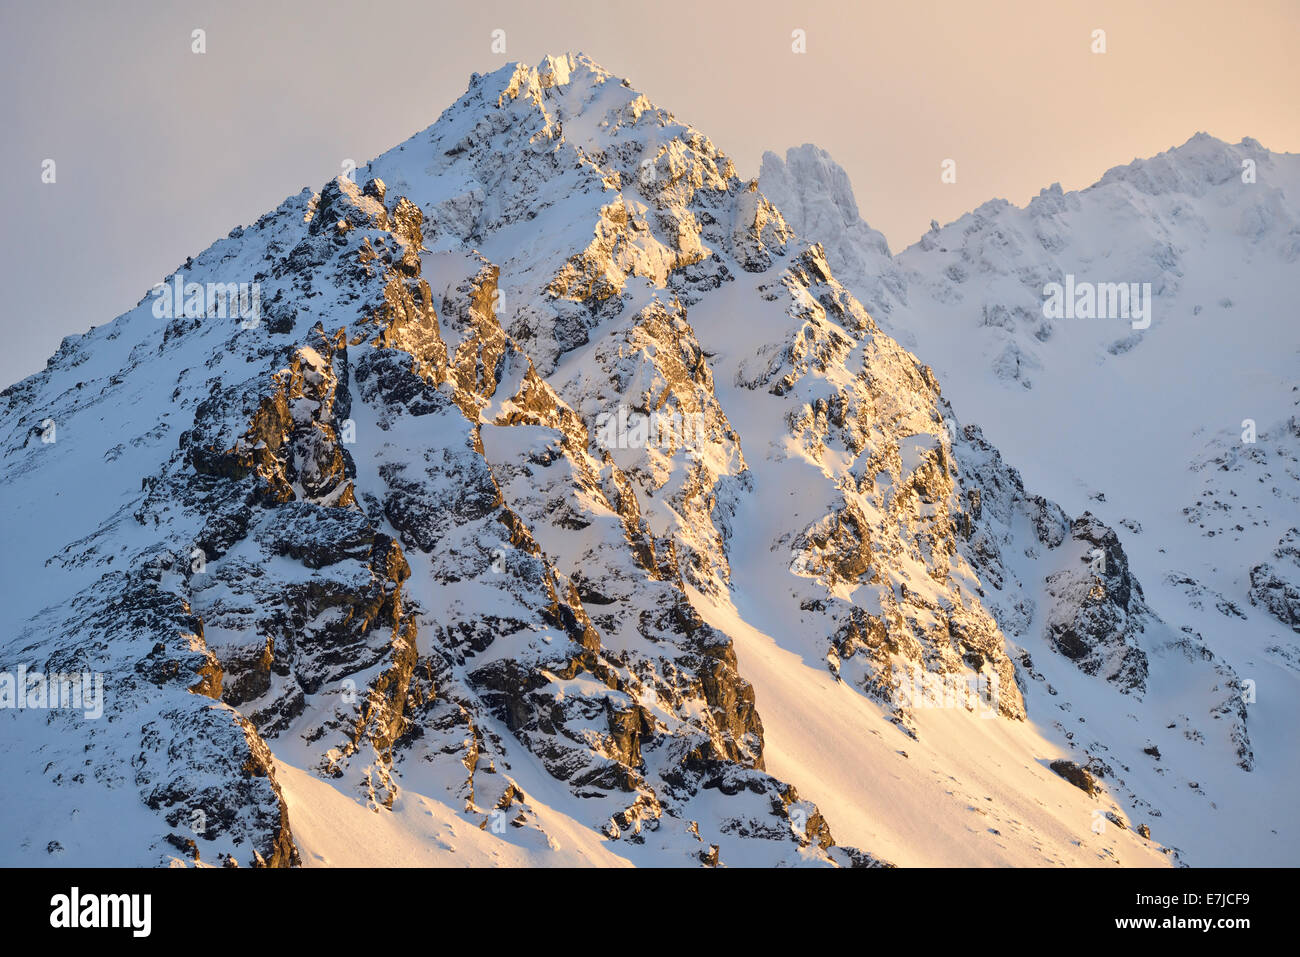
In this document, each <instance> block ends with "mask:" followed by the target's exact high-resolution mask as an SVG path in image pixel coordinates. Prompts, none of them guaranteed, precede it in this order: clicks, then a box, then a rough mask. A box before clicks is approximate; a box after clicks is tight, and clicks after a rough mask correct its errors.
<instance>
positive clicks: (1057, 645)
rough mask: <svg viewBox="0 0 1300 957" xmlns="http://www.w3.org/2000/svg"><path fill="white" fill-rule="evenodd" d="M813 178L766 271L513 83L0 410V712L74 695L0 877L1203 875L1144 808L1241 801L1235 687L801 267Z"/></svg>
mask: <svg viewBox="0 0 1300 957" xmlns="http://www.w3.org/2000/svg"><path fill="white" fill-rule="evenodd" d="M821 169H822V171H823V172H826V173H828V174H829V175H827V176H824V177H823V180H822V181H824V182H825V183H826V184H828V186H829V187H831V188H832V192H833V193H834V196H833V198H832V200H831V202H830V205H829V206H828V205H827V204H826V203H823V202H814V201H811V200H810V201H805V202H802V203H801V204H800V205H799V207H798V214H797V215H798V216H799V217H801V218H800V219H799V220H798V222H797V223H796V225H794V226H792V224H791V221H790V220H787V218H786V217H785V216H784V215H783V212H782V210H781V209H780V208H779V206H780V203H774V202H773V201H772V199H771V198H769V196H767V195H765V192H764V190H763V189H761V188H760V183H759V182H758V181H755V180H750V181H745V180H742V179H741V178H739V177H738V176H737V175H736V171H735V168H734V165H733V164H732V162H731V161H730V160H729V159H728V158H727V157H726V156H725V155H724V154H723V153H721V152H720V151H719V150H718V149H717V148H716V147H715V146H714V145H713V143H712V142H711V141H710V140H709V139H708V138H707V137H706V136H704V135H703V134H702V133H700V132H699V131H696V130H694V129H692V128H691V127H689V126H686V125H684V124H681V123H680V122H678V121H677V120H675V119H674V118H673V117H672V116H671V114H669V113H667V112H665V111H663V110H661V109H658V108H657V107H655V106H654V105H652V104H651V103H650V102H649V101H648V100H647V99H646V98H645V97H644V96H643V95H641V94H639V93H638V92H636V91H635V90H634V89H633V88H632V87H631V86H630V85H629V84H628V82H627V81H625V80H620V79H619V78H617V77H615V76H612V75H611V74H609V73H607V72H606V71H604V70H603V69H601V68H600V67H599V66H597V65H596V64H595V63H593V62H592V61H590V60H588V59H586V58H584V57H581V56H578V57H574V56H563V57H548V58H547V59H545V60H544V61H543V62H542V63H541V64H540V65H538V66H537V67H535V68H534V67H529V66H526V65H522V64H519V65H513V66H509V67H506V68H503V69H501V70H498V71H496V72H495V73H492V74H489V75H486V76H475V77H474V78H473V79H472V81H471V83H470V87H469V89H468V91H467V92H466V94H465V95H464V96H463V97H461V98H460V99H459V100H458V101H457V102H456V103H455V104H454V105H452V106H451V107H450V108H449V109H448V110H447V111H446V112H444V114H443V115H442V116H441V117H440V118H439V120H438V121H437V123H435V124H434V125H433V126H431V127H429V128H428V129H427V130H424V131H423V132H421V133H419V134H417V135H416V136H414V137H412V138H411V139H409V140H407V141H406V142H405V143H403V144H401V145H399V146H397V147H395V148H394V149H392V150H390V151H388V152H387V153H385V154H384V155H383V156H380V157H379V158H377V159H375V160H373V161H372V162H371V163H369V164H367V166H365V167H363V168H362V169H360V170H358V171H357V175H356V180H355V181H353V180H352V179H350V178H347V177H340V178H338V179H336V180H332V181H330V182H328V183H326V184H324V185H323V186H322V187H321V188H320V189H319V190H318V191H312V190H305V191H304V192H303V193H302V194H300V195H298V196H294V197H291V198H289V199H287V200H286V201H285V202H284V203H283V204H281V205H280V206H279V207H278V208H277V209H275V210H273V211H271V212H269V213H267V214H266V215H265V216H263V217H262V218H261V219H259V220H258V221H257V222H256V223H254V224H253V225H251V226H248V227H245V228H236V229H235V230H232V232H231V233H230V235H229V236H228V237H227V238H225V239H222V240H220V241H218V242H216V243H214V244H213V245H212V246H211V247H209V248H208V249H207V250H205V251H204V252H202V253H201V254H199V255H198V256H195V257H192V258H190V259H187V260H186V261H185V263H184V264H183V266H181V267H180V268H179V269H178V270H177V272H176V273H175V274H173V275H172V276H167V277H161V278H160V286H159V287H155V289H154V290H151V291H150V293H147V294H146V296H145V297H144V299H142V300H141V302H140V304H139V305H138V306H137V307H136V308H135V309H133V310H132V311H130V312H128V313H126V314H125V315H123V316H120V317H119V318H117V319H116V320H114V321H113V322H111V323H109V324H108V325H105V326H102V327H99V328H97V329H93V330H91V331H90V332H88V333H87V334H85V335H83V336H76V337H69V338H68V339H66V340H65V341H64V342H63V344H62V345H61V347H60V348H59V350H58V352H57V353H56V354H55V356H54V357H52V358H51V360H50V362H49V365H48V367H47V368H46V369H45V370H44V371H43V372H41V373H39V374H37V375H35V376H32V377H31V378H29V379H27V380H25V381H23V382H21V383H18V384H17V385H15V386H13V387H11V388H10V389H8V390H6V391H5V392H4V393H3V394H0V395H2V399H0V401H3V403H4V412H5V415H4V421H5V423H6V429H7V431H6V432H5V433H4V434H3V436H2V438H0V458H2V459H3V462H4V473H3V480H2V481H3V486H4V496H5V503H6V515H7V518H6V520H7V522H8V523H9V525H10V537H11V540H13V541H20V542H22V543H23V545H22V547H21V548H12V549H9V550H8V553H7V554H6V555H5V557H4V562H5V566H4V569H3V573H4V578H5V580H6V581H8V582H11V583H17V582H22V585H23V587H22V588H21V589H13V590H12V593H11V594H9V595H8V596H7V598H6V601H5V602H4V605H3V608H4V615H5V626H6V627H5V630H4V634H6V635H7V636H11V637H9V638H7V640H6V644H5V645H4V646H3V650H2V651H0V671H4V672H6V673H17V672H18V670H19V669H24V670H25V673H31V674H39V675H45V676H55V675H80V674H91V675H98V676H100V677H101V679H102V687H103V700H102V705H103V714H102V716H101V717H98V718H96V717H94V716H92V714H90V713H87V712H86V711H85V710H84V709H83V710H76V709H69V708H50V707H34V706H30V700H29V702H28V704H29V706H28V707H15V708H7V709H4V710H3V714H0V722H3V723H4V729H3V734H0V765H2V766H3V767H4V768H5V770H6V772H7V773H6V774H5V775H4V776H3V780H4V784H3V785H0V787H3V788H4V789H6V793H5V795H4V797H5V798H7V799H8V804H7V805H6V806H7V807H11V808H16V809H18V810H16V811H15V812H14V815H13V816H12V818H11V822H10V825H9V826H8V827H7V828H6V829H5V832H4V835H3V840H0V860H4V861H5V862H7V863H27V864H33V863H44V862H48V861H52V860H57V861H59V862H61V863H70V864H71V863H75V864H108V863H113V864H162V863H186V864H195V863H198V864H205V865H206V864H217V865H227V866H234V865H238V866H248V865H272V866H276V865H292V864H298V863H301V864H307V865H330V864H357V863H370V864H375V863H388V864H416V863H421V864H428V863H439V864H448V863H455V864H467V863H469V864H576V863H581V864H600V865H622V864H641V865H663V864H670V865H674V864H675V865H683V864H692V865H699V864H704V865H731V866H736V865H778V864H779V865H792V864H810V865H839V866H879V865H884V864H889V863H895V864H936V863H953V864H975V863H1018V864H1029V863H1072V864H1082V863H1115V862H1119V863H1132V864H1153V863H1168V862H1170V861H1173V860H1175V859H1177V858H1179V857H1180V856H1181V855H1187V856H1189V857H1190V858H1191V859H1192V860H1194V861H1195V860H1198V857H1199V859H1222V858H1221V857H1218V858H1216V855H1219V854H1220V853H1221V852H1220V850H1219V849H1216V848H1215V847H1214V846H1212V845H1210V844H1208V843H1207V842H1206V841H1204V840H1203V838H1201V837H1200V836H1199V834H1200V832H1201V830H1202V826H1203V824H1204V822H1205V821H1206V820H1208V819H1209V817H1210V815H1211V814H1212V813H1213V812H1211V811H1208V810H1206V809H1205V805H1206V804H1207V803H1208V802H1207V799H1206V798H1205V796H1204V795H1203V794H1202V793H1200V792H1199V790H1198V791H1197V794H1196V795H1195V796H1193V797H1191V798H1188V797H1187V796H1186V795H1185V794H1184V792H1188V791H1189V789H1188V788H1187V786H1186V784H1185V783H1183V784H1182V787H1181V790H1179V791H1178V793H1177V794H1176V795H1171V794H1169V793H1166V792H1167V791H1168V790H1169V789H1168V787H1167V786H1166V785H1165V782H1164V781H1163V780H1162V776H1163V775H1166V774H1170V775H1173V776H1175V777H1176V778H1177V779H1178V781H1179V782H1180V783H1181V782H1185V781H1186V780H1188V779H1191V780H1196V781H1205V782H1208V781H1210V780H1212V779H1214V778H1215V776H1232V777H1234V779H1236V777H1244V776H1259V777H1262V775H1261V774H1260V772H1261V771H1267V770H1268V768H1266V767H1263V766H1262V764H1263V763H1262V762H1261V761H1260V760H1259V759H1258V757H1257V756H1256V754H1255V752H1254V750H1253V745H1252V741H1253V738H1252V734H1253V730H1254V729H1253V728H1249V729H1248V727H1247V713H1246V709H1245V706H1244V705H1243V704H1242V700H1243V696H1242V693H1241V689H1242V681H1241V679H1240V678H1239V677H1238V675H1237V673H1236V672H1235V671H1234V670H1233V669H1232V667H1230V666H1229V665H1228V664H1227V663H1226V661H1225V660H1224V659H1223V658H1222V657H1221V656H1220V655H1217V654H1216V653H1215V652H1214V651H1212V650H1211V649H1210V648H1209V647H1208V646H1207V644H1206V643H1204V642H1203V641H1202V640H1201V639H1199V638H1198V637H1196V636H1194V635H1189V634H1186V633H1184V632H1180V631H1178V630H1176V629H1174V628H1173V627H1171V626H1169V625H1167V624H1165V622H1164V621H1163V620H1162V619H1161V617H1160V616H1159V615H1158V614H1157V612H1156V610H1154V609H1153V608H1152V606H1151V605H1150V604H1149V603H1148V602H1147V600H1146V598H1145V597H1144V592H1143V589H1142V585H1141V584H1140V583H1139V581H1138V578H1137V576H1136V574H1135V572H1134V571H1133V569H1132V568H1131V566H1130V562H1129V561H1128V558H1127V554H1126V550H1125V544H1124V543H1122V542H1121V539H1120V536H1119V535H1118V534H1117V532H1116V530H1115V529H1114V528H1113V527H1111V526H1109V525H1107V524H1106V523H1105V522H1103V521H1102V519H1101V518H1099V517H1098V516H1097V515H1095V514H1092V513H1090V512H1083V513H1082V514H1080V515H1078V516H1077V517H1071V516H1070V515H1067V514H1066V513H1065V512H1064V511H1063V510H1062V509H1061V508H1060V507H1058V506H1057V505H1055V504H1053V503H1052V502H1051V501H1048V500H1047V499H1045V498H1043V497H1041V496H1039V495H1037V494H1034V493H1032V492H1030V491H1027V490H1026V488H1025V485H1024V483H1023V482H1022V480H1021V478H1020V475H1019V473H1018V472H1017V471H1016V470H1015V469H1014V468H1012V467H1011V466H1010V465H1008V464H1007V463H1006V462H1004V461H1003V458H1002V456H1001V454H1000V453H999V452H998V450H997V449H996V448H994V447H993V445H992V444H990V442H989V441H988V440H987V439H986V438H985V437H984V435H983V433H982V431H981V429H980V428H979V427H977V426H975V425H973V424H967V425H964V426H963V425H960V424H959V419H958V416H957V413H956V412H955V411H954V409H953V408H952V406H950V405H949V403H948V401H947V399H945V398H944V397H943V395H942V394H941V392H940V385H939V379H938V378H937V377H936V375H935V373H934V372H933V371H932V370H931V368H929V367H928V366H926V365H923V364H922V363H921V362H920V361H918V360H917V358H916V357H914V356H913V355H912V354H911V353H909V352H908V351H906V350H905V349H904V348H903V347H901V346H900V345H899V344H898V343H897V342H896V341H895V340H894V339H892V338H891V337H890V336H889V335H888V334H887V333H886V332H885V331H884V330H883V329H882V328H881V326H880V325H878V324H877V322H876V320H875V319H873V317H872V315H871V314H870V313H869V312H868V310H867V309H865V308H864V307H863V306H862V304H861V303H860V302H859V300H858V299H857V298H855V296H854V295H853V293H852V292H851V290H850V288H846V286H845V285H843V284H842V283H841V281H840V280H839V279H837V278H836V275H835V271H834V269H833V265H834V264H833V263H832V262H830V261H829V259H830V258H831V257H830V256H829V254H828V249H829V248H830V247H829V246H827V247H823V246H822V245H818V244H815V243H813V244H809V242H808V241H807V240H805V239H804V238H803V237H802V236H801V233H800V229H799V227H800V226H808V225H810V224H817V223H831V224H833V223H834V222H835V217H834V216H831V215H830V214H829V212H828V211H829V210H830V209H832V208H833V209H837V210H844V211H847V210H849V209H851V208H852V206H851V196H850V197H849V200H848V202H845V195H844V188H845V187H846V186H847V180H846V179H841V178H840V177H837V176H835V175H834V171H833V170H831V169H830V167H829V166H826V165H825V164H823V165H822V167H821ZM797 179H798V180H800V181H806V180H807V177H803V176H800V177H797ZM775 192H776V191H775V190H774V193H775ZM787 195H788V190H787ZM839 222H840V223H841V224H842V225H843V226H844V228H845V229H847V230H849V232H850V234H851V235H852V236H853V237H856V239H855V241H857V242H861V243H863V244H865V245H866V246H867V247H868V249H869V251H870V253H871V254H872V255H878V256H887V255H888V247H887V246H885V245H883V242H880V243H877V241H876V239H875V238H874V236H877V235H878V234H872V233H871V232H870V231H869V230H864V229H855V228H854V224H853V222H852V216H847V215H844V216H840V217H839ZM864 255H865V254H864ZM864 261H866V260H864ZM245 287H247V288H248V290H249V292H248V294H247V295H244V294H243V293H242V292H241V294H240V295H239V296H238V308H237V309H236V308H232V307H231V306H230V302H229V293H230V290H231V289H237V290H242V289H244V288H245ZM165 290H179V293H180V294H179V295H176V294H175V293H174V292H173V293H171V294H167V293H165V292H164V291H165ZM214 290H215V292H214ZM164 295H169V300H168V303H169V304H168V306H167V307H164V306H163V304H162V299H163V297H164ZM1153 751H1158V754H1159V757H1158V758H1152V757H1150V754H1151V753H1152V752H1153ZM1155 761H1159V762H1161V763H1159V764H1155V763H1153V762H1155ZM1257 779H1258V777H1252V781H1253V780H1257ZM1206 786H1207V787H1208V786H1209V785H1208V784H1207V785H1206ZM1258 791H1259V788H1258V787H1256V788H1255V793H1256V794H1258ZM1250 794H1251V789H1250V788H1247V787H1242V788H1240V789H1236V790H1233V791H1232V793H1231V794H1230V795H1229V796H1228V797H1227V798H1224V799H1221V800H1220V806H1221V807H1223V808H1224V811H1223V812H1221V813H1223V814H1235V815H1241V816H1244V817H1249V816H1250V815H1252V814H1253V813H1254V805H1252V804H1251V800H1252V799H1251V797H1250ZM1256 800H1257V801H1259V802H1265V803H1266V800H1267V799H1265V798H1260V797H1257V798H1256ZM1270 813H1271V812H1270ZM1098 820H1102V821H1103V824H1102V826H1101V827H1098V826H1097V822H1098ZM1104 822H1110V826H1109V828H1107V827H1106V825H1105V823H1104ZM1128 822H1132V826H1131V827H1130V826H1129V823H1128ZM1278 823H1279V825H1280V824H1281V821H1280V820H1279V822H1278ZM1230 830H1231V829H1230V828H1229V829H1227V831H1225V832H1221V833H1227V832H1228V831H1230ZM1229 836H1231V835H1229ZM1156 842H1159V843H1156Z"/></svg>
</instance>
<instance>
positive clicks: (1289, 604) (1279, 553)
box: [1250, 528, 1300, 633]
mask: <svg viewBox="0 0 1300 957" xmlns="http://www.w3.org/2000/svg"><path fill="white" fill-rule="evenodd" d="M1250 601H1251V604H1254V605H1260V606H1262V607H1263V608H1265V609H1267V610H1268V612H1269V613H1270V614H1271V615H1272V616H1273V617H1274V618H1276V619H1277V620H1278V621H1280V622H1282V624H1284V625H1289V626H1290V628H1291V630H1292V631H1294V632H1297V633H1300V529H1295V528H1292V529H1290V530H1289V531H1288V532H1287V533H1286V534H1285V535H1283V536H1282V540H1281V541H1279V542H1278V544H1277V548H1276V549H1275V550H1274V552H1273V561H1271V562H1261V563H1260V564H1258V565H1256V566H1255V567H1254V568H1252V569H1251V570H1250Z"/></svg>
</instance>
